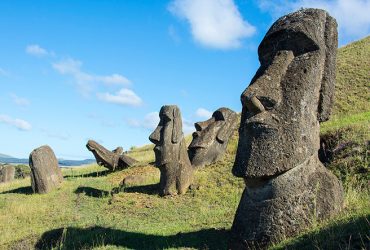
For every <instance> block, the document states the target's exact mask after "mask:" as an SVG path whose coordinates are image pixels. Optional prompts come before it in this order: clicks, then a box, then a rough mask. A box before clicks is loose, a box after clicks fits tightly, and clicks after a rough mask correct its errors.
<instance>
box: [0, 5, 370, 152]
mask: <svg viewBox="0 0 370 250" xmlns="http://www.w3.org/2000/svg"><path fill="white" fill-rule="evenodd" d="M300 7H321V8H324V9H327V10H329V12H330V13H331V14H332V15H333V16H334V17H336V18H337V21H338V23H339V32H340V33H339V34H340V41H339V42H340V45H345V44H347V43H349V42H351V41H354V40H357V39H360V38H362V37H364V36H366V35H368V34H369V33H370V15H369V13H370V1H369V0H327V1H314V0H287V1H282V0H277V1H267V0H168V1H165V0H163V1H161V0H156V1H153V0H122V1H118V0H115V1H113V0H111V1H108V0H107V1H98V0H88V1H87V0H86V1H82V0H80V1H78V0H76V1H72V0H70V1H62V0H60V1H17V0H3V1H0V30H1V39H0V55H1V56H0V131H1V132H0V134H1V142H0V153H5V154H8V155H12V156H15V157H28V155H29V153H30V152H31V151H32V150H33V149H34V148H36V147H38V146H41V145H44V144H48V145H50V146H51V147H52V148H53V149H54V151H55V153H56V155H57V157H60V158H68V159H83V158H91V157H92V155H91V154H90V152H88V151H87V149H86V148H85V144H86V142H87V140H88V139H94V140H96V141H98V142H100V143H102V144H103V145H104V146H105V147H107V148H109V149H113V148H115V147H117V146H123V147H124V148H125V149H129V148H130V147H131V146H134V145H135V146H140V145H143V144H147V143H149V141H148V139H147V138H148V136H149V134H150V133H151V131H152V130H153V128H154V127H155V126H156V123H157V122H158V111H159V109H160V107H161V106H162V105H165V104H176V105H178V106H179V107H180V109H181V111H182V116H183V122H184V132H185V133H190V132H191V130H192V129H193V125H192V124H193V123H194V122H196V121H200V120H204V119H207V117H208V116H210V114H211V113H212V112H213V111H214V110H216V109H218V108H219V107H222V106H225V107H229V108H231V109H233V110H235V111H238V112H240V110H241V104H240V101H239V97H240V94H241V92H242V91H243V90H244V89H245V88H246V87H247V85H248V84H249V81H250V79H251V78H252V77H253V75H254V73H255V71H256V69H257V68H258V65H259V63H258V57H257V47H258V44H259V42H260V41H261V39H262V38H263V36H264V34H265V33H266V31H267V29H268V28H269V26H270V25H271V24H272V22H273V21H274V20H275V19H276V18H278V17H279V16H281V15H284V14H286V13H288V12H291V11H294V10H296V9H299V8H300Z"/></svg>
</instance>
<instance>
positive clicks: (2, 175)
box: [0, 165, 15, 183]
mask: <svg viewBox="0 0 370 250" xmlns="http://www.w3.org/2000/svg"><path fill="white" fill-rule="evenodd" d="M14 175H15V168H14V166H12V165H3V166H0V183H2V182H11V181H12V180H14Z"/></svg>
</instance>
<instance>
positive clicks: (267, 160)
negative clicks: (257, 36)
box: [233, 10, 337, 179]
mask: <svg viewBox="0 0 370 250" xmlns="http://www.w3.org/2000/svg"><path fill="white" fill-rule="evenodd" d="M327 22H331V23H333V22H335V20H333V19H332V18H331V17H330V16H327V15H326V14H325V12H314V11H313V12H312V13H311V12H310V10H306V11H305V12H295V13H293V14H291V15H288V16H285V17H284V18H281V19H279V20H278V21H277V22H275V23H274V25H273V26H272V27H271V28H270V30H269V31H268V33H267V34H266V36H265V38H264V39H263V41H262V43H261V44H260V47H259V49H258V53H259V59H260V62H261V67H260V68H259V69H258V71H257V73H256V75H255V77H254V78H253V79H252V82H251V84H250V86H249V87H248V88H247V89H246V90H245V91H244V92H243V94H242V96H241V102H242V104H243V111H242V117H241V124H240V129H239V144H238V151H237V156H236V159H235V164H234V167H233V173H234V175H236V176H239V177H244V178H246V179H261V178H262V179H263V178H269V177H272V176H275V175H278V174H281V173H283V172H285V171H287V170H289V169H292V168H293V167H294V166H297V165H299V164H301V163H302V162H303V161H304V160H305V159H307V158H308V157H309V156H311V155H313V154H315V153H317V150H318V148H319V121H323V120H327V119H328V117H329V114H330V109H331V103H332V102H331V101H332V97H333V94H334V92H333V88H334V84H333V82H331V81H332V79H333V78H334V77H330V76H331V75H332V74H334V71H335V51H336V47H337V44H336V41H337V37H336V35H337V34H336V32H335V30H334V29H331V28H330V27H336V24H335V25H327V27H329V29H327V27H326V25H325V24H326V23H327ZM333 51H334V52H333Z"/></svg>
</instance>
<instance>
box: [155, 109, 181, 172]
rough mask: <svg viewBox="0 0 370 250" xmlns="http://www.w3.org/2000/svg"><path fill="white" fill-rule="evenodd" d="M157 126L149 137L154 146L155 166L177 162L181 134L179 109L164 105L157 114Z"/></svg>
mask: <svg viewBox="0 0 370 250" xmlns="http://www.w3.org/2000/svg"><path fill="white" fill-rule="evenodd" d="M159 118H160V121H159V124H158V126H157V128H156V129H155V130H154V132H153V133H152V134H151V135H150V136H149V140H150V141H151V142H152V143H154V144H155V147H154V153H155V164H156V165H157V166H158V167H160V166H163V165H165V164H167V163H171V162H174V161H178V160H179V154H180V147H181V146H183V145H180V144H181V141H182V139H183V137H184V134H183V133H182V120H181V113H180V109H179V108H178V107H177V106H176V105H166V106H163V107H162V108H161V111H160V112H159Z"/></svg>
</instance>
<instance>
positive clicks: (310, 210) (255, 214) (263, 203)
mask: <svg viewBox="0 0 370 250" xmlns="http://www.w3.org/2000/svg"><path fill="white" fill-rule="evenodd" d="M342 203H343V189H342V186H341V183H340V181H339V180H338V179H337V178H336V177H335V176H334V175H333V174H332V173H331V172H330V171H328V170H327V169H326V168H325V167H324V166H323V165H322V163H321V162H320V161H319V160H318V158H317V156H316V155H314V156H312V157H310V158H309V159H308V160H307V161H305V162H304V163H303V164H301V165H299V166H296V167H295V168H293V169H291V170H289V171H287V172H285V173H283V174H281V175H278V176H277V177H276V178H271V179H267V180H260V181H258V182H257V181H255V182H254V183H249V184H248V183H247V188H246V189H245V190H244V192H243V195H242V198H241V201H240V204H239V207H238V210H237V213H236V216H235V219H234V223H233V226H232V237H231V239H230V249H250V248H251V249H253V248H257V249H259V248H264V247H266V246H268V244H270V243H271V242H278V241H279V240H281V239H283V238H285V237H286V236H292V235H295V234H297V233H298V232H299V231H300V230H302V229H303V228H304V227H305V226H307V225H309V224H311V223H314V222H315V221H320V220H322V219H325V218H330V217H331V216H333V215H334V214H337V213H338V212H339V211H340V210H341V204H342Z"/></svg>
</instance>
